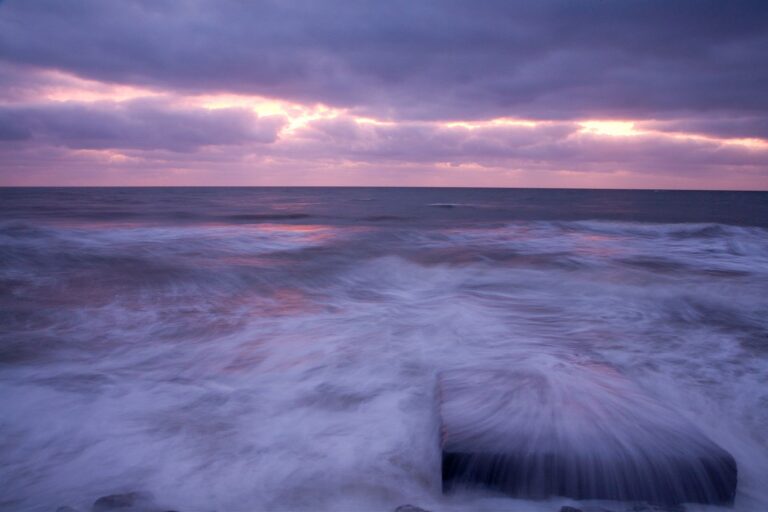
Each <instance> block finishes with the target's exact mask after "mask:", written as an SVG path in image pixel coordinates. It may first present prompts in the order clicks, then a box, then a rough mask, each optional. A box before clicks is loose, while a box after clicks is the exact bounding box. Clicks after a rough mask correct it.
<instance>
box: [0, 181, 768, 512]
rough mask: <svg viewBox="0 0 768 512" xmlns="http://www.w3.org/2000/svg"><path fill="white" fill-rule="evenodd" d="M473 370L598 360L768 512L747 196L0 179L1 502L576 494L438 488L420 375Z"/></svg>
mask: <svg viewBox="0 0 768 512" xmlns="http://www.w3.org/2000/svg"><path fill="white" fill-rule="evenodd" d="M585 368H591V369H593V368H610V369H611V370H610V372H609V373H607V374H606V373H605V372H602V373H599V375H598V374H597V373H594V372H593V373H589V372H587V373H585V371H584V369H585ZM486 370H487V371H488V372H491V373H489V375H492V374H493V373H492V372H498V371H504V372H507V371H509V372H512V374H524V375H527V376H534V377H535V378H536V379H539V380H542V379H543V380H544V381H546V382H548V383H550V385H551V386H554V387H555V388H558V387H562V388H568V387H569V386H570V387H572V386H573V385H576V386H577V389H578V390H579V391H578V392H579V397H580V399H583V400H585V402H589V399H590V396H591V393H599V392H600V389H604V388H605V387H606V386H605V385H603V384H602V383H603V382H604V381H605V379H612V378H613V377H611V375H613V373H612V372H615V375H617V376H620V379H621V380H620V381H616V382H631V383H632V389H633V390H638V392H641V393H642V395H643V396H647V397H650V398H652V399H653V400H654V403H658V404H661V406H660V407H661V408H660V409H654V411H655V414H656V416H657V419H658V418H659V417H663V416H664V414H665V413H664V412H663V411H673V412H674V414H675V415H676V416H679V417H681V418H684V419H685V420H687V421H688V422H690V424H692V425H695V426H696V428H697V429H698V430H699V431H700V432H701V433H702V434H703V435H705V436H706V437H708V438H709V439H711V440H712V441H714V442H715V443H717V444H718V445H720V446H721V447H723V448H725V449H726V450H728V451H729V452H730V453H731V454H732V455H733V456H734V457H735V459H736V461H737V464H738V467H739V487H738V491H737V495H736V503H735V505H734V508H733V510H735V511H738V512H742V511H749V512H761V511H765V510H768V485H766V483H768V193H758V192H755V193H746V192H670V191H659V192H655V191H589V190H581V191H580V190H526V189H520V190H480V189H365V188H284V189H283V188H207V189H206V188H199V189H198V188H192V189H184V188H168V189H141V188H124V189H0V510H3V511H6V510H7V511H27V510H29V511H53V510H55V509H56V508H57V507H58V506H61V505H70V506H73V507H76V508H79V509H81V510H89V509H90V505H91V504H92V503H93V501H94V500H95V499H96V498H98V497H99V496H103V495H108V494H113V493H121V492H131V491H136V492H144V493H150V494H151V495H152V496H153V500H154V502H155V503H158V504H160V505H162V506H165V507H167V508H173V509H176V510H181V511H193V512H194V511H200V512H203V511H206V512H207V511H214V510H215V511H219V512H224V511H236V512H240V511H242V512H246V511H269V510H275V511H278V510H279V511H282V510H289V511H293V510H296V511H303V510H318V511H348V510H349V511H391V510H393V509H394V508H395V507H396V506H398V505H401V504H405V503H411V504H414V505H418V506H421V507H423V508H426V509H429V510H431V511H433V512H441V511H445V512H458V511H496V510H498V511H501V510H504V511H512V512H514V511H535V512H539V511H541V512H544V511H557V510H559V507H560V506H561V505H565V504H576V503H575V502H573V501H572V500H569V499H567V498H559V497H551V498H547V499H541V500H524V499H513V498H509V497H505V496H502V495H499V494H496V493H493V492H491V491H484V490H480V489H474V490H472V489H459V490H457V491H456V492H454V493H452V494H449V495H443V494H442V492H441V477H440V447H439V446H440V438H441V432H440V428H441V427H440V410H439V398H440V397H439V396H437V395H438V394H439V393H438V391H437V389H438V386H437V381H438V378H439V376H440V375H443V374H446V372H452V373H450V374H451V375H469V377H467V378H468V379H470V380H471V379H472V377H471V376H472V375H483V372H484V371H486ZM591 375H596V376H595V377H594V379H595V380H592V379H593V378H592V377H591ZM606 375H607V376H606ZM534 377H531V378H534ZM617 378H619V377H617ZM612 382H613V381H612ZM480 383H481V384H482V379H480ZM621 386H624V385H623V384H622V385H621ZM621 386H620V387H616V386H614V387H613V388H611V389H618V390H619V391H617V393H619V395H618V397H616V396H614V399H616V400H617V401H616V403H617V404H619V405H617V407H621V406H626V404H627V403H629V404H630V405H631V404H632V403H634V402H633V401H632V400H635V399H634V398H632V399H631V400H630V401H629V402H627V401H626V400H624V399H623V396H622V395H621V393H622V391H621V389H624V388H623V387H621ZM608 387H611V386H608ZM495 392H496V391H495V390H494V389H493V388H492V387H491V388H489V400H488V401H487V402H484V401H483V398H482V397H481V398H479V399H478V400H477V401H474V400H473V401H467V402H466V403H464V404H463V405H462V407H461V410H459V411H458V412H457V411H453V414H455V415H458V417H460V418H462V421H467V422H469V423H471V422H472V421H473V420H474V419H475V418H476V419H477V420H478V421H480V422H482V421H487V419H488V417H489V415H490V416H493V415H494V414H496V410H497V408H495V407H494V406H493V404H494V403H496V402H498V395H497V394H494V393H495ZM633 392H634V391H633ZM602 403H604V402H602ZM621 404H623V405H621ZM524 406H525V407H526V408H527V409H526V410H529V411H534V410H536V412H535V413H534V412H532V414H540V413H541V409H537V407H557V405H556V404H555V405H552V404H549V405H544V404H537V402H536V401H535V400H533V401H532V400H530V399H528V400H527V401H525V402H524ZM604 406H605V405H604ZM605 407H608V408H609V409H610V408H611V407H609V406H605ZM659 411H661V412H659ZM545 412H547V411H545ZM548 412H549V413H556V412H557V411H555V410H551V411H548ZM544 416H546V414H545V415H544ZM494 421H501V422H503V417H501V416H499V417H496V418H494ZM626 427H627V426H626V424H622V422H621V421H617V422H616V423H615V424H614V425H613V426H612V428H613V429H614V430H615V431H616V432H619V431H622V432H623V431H624V430H625V429H626ZM160 505H158V506H160ZM587 505H590V504H587ZM592 505H593V506H601V507H603V508H604V509H607V510H612V511H621V512H623V511H625V510H631V509H632V508H631V507H633V506H634V505H633V504H630V503H614V502H600V503H595V504H592ZM686 510H688V511H705V510H706V511H716V510H721V509H719V508H716V507H707V506H703V505H693V504H690V505H686Z"/></svg>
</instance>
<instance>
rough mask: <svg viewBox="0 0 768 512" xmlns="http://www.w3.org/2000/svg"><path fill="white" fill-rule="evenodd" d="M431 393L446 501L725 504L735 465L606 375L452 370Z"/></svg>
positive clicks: (589, 368) (606, 371)
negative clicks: (455, 493)
mask: <svg viewBox="0 0 768 512" xmlns="http://www.w3.org/2000/svg"><path fill="white" fill-rule="evenodd" d="M439 389H440V401H441V406H440V409H441V421H442V439H441V442H442V473H443V475H442V477H443V490H444V492H447V491H450V490H453V489H455V488H457V487H462V486H468V487H472V486H483V487H487V488H491V489H494V490H498V491H502V492H504V493H507V494H509V495H512V496H515V497H523V498H533V499H536V498H546V497H548V496H566V497H570V498H575V499H605V500H619V501H624V500H632V501H647V502H650V503H655V504H665V505H672V504H679V503H686V502H692V503H707V504H719V505H724V504H731V503H733V499H734V496H735V494H736V482H737V468H736V461H735V460H734V458H733V457H732V456H731V455H730V454H729V453H728V452H727V451H726V450H724V449H723V448H721V447H720V446H718V445H717V444H715V443H714V442H713V441H711V440H710V439H709V438H707V437H706V436H705V435H704V434H703V433H701V431H700V430H699V429H698V428H696V426H695V425H693V424H692V423H691V422H690V421H688V420H686V419H685V418H683V417H682V416H681V415H680V414H678V413H677V412H675V411H674V410H672V409H671V408H669V407H667V406H665V405H664V404H662V403H660V402H659V401H657V400H655V399H653V398H652V397H650V396H648V395H647V394H646V393H644V392H643V391H642V390H640V389H639V388H638V387H637V386H636V385H634V384H633V383H632V382H631V381H629V380H628V379H626V378H625V377H623V376H622V375H621V374H619V373H618V372H617V371H616V370H614V369H613V368H611V367H609V366H606V365H601V364H565V363H563V364H557V365H554V367H549V368H546V369H536V368H530V367H529V368H526V367H520V368H516V369H504V370H487V369H484V370H480V369H461V370H453V371H448V372H443V373H442V374H441V375H440V382H439Z"/></svg>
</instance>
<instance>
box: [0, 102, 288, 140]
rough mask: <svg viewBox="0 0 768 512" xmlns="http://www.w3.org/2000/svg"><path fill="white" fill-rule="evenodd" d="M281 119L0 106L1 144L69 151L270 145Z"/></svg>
mask: <svg viewBox="0 0 768 512" xmlns="http://www.w3.org/2000/svg"><path fill="white" fill-rule="evenodd" d="M284 123H285V119H284V118H282V117H279V116H270V117H264V118H258V117H256V116H255V115H254V114H253V113H252V112H250V111H248V110H245V109H234V108H232V109H217V110H205V109H181V108H175V107H171V106H167V105H165V104H163V103H162V102H158V101H154V100H134V101H129V102H121V103H109V102H100V103H95V104H82V103H57V104H53V105H38V106H21V107H7V106H6V107H0V141H3V140H5V141H23V140H26V141H34V142H35V143H37V144H44V145H53V146H65V147H68V148H71V149H141V150H158V149H164V150H170V151H176V152H190V151H195V150H197V149H198V148H200V147H202V146H216V145H242V144H252V143H256V144H268V143H271V142H274V141H275V140H276V138H277V133H278V130H279V129H280V128H281V127H282V126H283V125H284Z"/></svg>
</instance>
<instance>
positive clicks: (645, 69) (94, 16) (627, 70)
mask: <svg viewBox="0 0 768 512" xmlns="http://www.w3.org/2000/svg"><path fill="white" fill-rule="evenodd" d="M767 47H768V3H766V2H764V1H763V0H752V1H748V0H733V1H729V2H722V1H719V0H681V1H678V2H674V3H672V4H671V3H669V2H668V1H666V0H622V1H620V2H606V1H603V0H583V1H580V2H573V1H571V0H537V1H536V2H533V1H531V2H524V1H509V0H495V1H485V2H468V1H458V0H431V1H430V0H425V1H420V2H412V1H407V0H393V1H389V2H378V1H359V0H329V1H327V2H314V1H309V0H293V1H280V2H278V1H261V2H240V1H236V0H187V1H185V2H170V1H166V0H153V1H150V0H133V1H129V0H126V1H123V2H102V1H100V0H76V1H71V2H60V1H58V0H40V1H35V2H27V1H23V0H10V1H8V2H5V3H3V4H2V5H0V48H2V54H0V55H1V56H2V59H4V60H6V61H8V62H13V63H16V64H23V65H27V66H39V67H44V68H53V69H60V70H66V71H69V72H73V73H76V74H78V75H81V76H84V77H89V78H93V79H96V80H101V81H107V82H120V83H130V84H143V85H150V86H158V87H165V88H172V89H176V90H185V91H197V92H201V91H205V92H210V91H229V92H241V93H252V94H260V95H266V96H271V97H280V98H284V99H290V100H294V101H299V102H303V103H314V102H323V103H326V104H329V105H332V106H338V107H345V108H351V109H354V110H355V112H357V113H361V114H366V115H375V116H378V117H381V118H392V119H482V118H487V117H498V116H516V117H530V118H539V119H573V118H583V117H592V118H596V117H613V118H615V117H631V118H645V119H651V118H652V119H667V118H679V117H683V115H684V114H687V117H695V116H694V115H693V114H697V115H698V114H709V113H712V112H716V113H720V114H732V113H739V114H745V113H746V114H749V115H758V116H760V117H765V116H766V112H768V95H765V94H764V90H765V89H766V88H768V62H766V59H767V58H768V57H766V52H765V48H767Z"/></svg>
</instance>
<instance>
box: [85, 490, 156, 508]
mask: <svg viewBox="0 0 768 512" xmlns="http://www.w3.org/2000/svg"><path fill="white" fill-rule="evenodd" d="M150 500H151V496H149V495H148V494H145V493H140V492H127V493H125V494H110V495H109V496H102V497H101V498H99V499H97V500H96V501H95V502H94V503H93V507H91V511H92V512H107V511H110V510H120V509H122V508H131V507H135V506H137V505H142V504H146V503H147V502H149V501H150Z"/></svg>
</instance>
